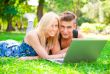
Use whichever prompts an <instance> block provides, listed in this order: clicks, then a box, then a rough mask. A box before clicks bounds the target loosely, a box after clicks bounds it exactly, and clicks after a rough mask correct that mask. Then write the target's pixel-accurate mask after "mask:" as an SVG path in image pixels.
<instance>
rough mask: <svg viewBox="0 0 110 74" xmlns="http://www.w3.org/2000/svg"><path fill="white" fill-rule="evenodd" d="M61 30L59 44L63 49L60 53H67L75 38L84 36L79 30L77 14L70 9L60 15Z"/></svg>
mask: <svg viewBox="0 0 110 74" xmlns="http://www.w3.org/2000/svg"><path fill="white" fill-rule="evenodd" d="M59 31H60V35H59V45H60V49H61V51H59V52H58V53H65V52H66V51H67V49H68V47H69V45H70V43H71V41H72V39H73V38H82V37H83V36H82V35H81V33H80V32H79V31H78V30H77V26H76V15H75V14H74V13H72V12H69V11H68V12H64V13H62V14H61V15H60V25H59Z"/></svg>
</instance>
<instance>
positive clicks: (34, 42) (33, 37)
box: [21, 33, 65, 60]
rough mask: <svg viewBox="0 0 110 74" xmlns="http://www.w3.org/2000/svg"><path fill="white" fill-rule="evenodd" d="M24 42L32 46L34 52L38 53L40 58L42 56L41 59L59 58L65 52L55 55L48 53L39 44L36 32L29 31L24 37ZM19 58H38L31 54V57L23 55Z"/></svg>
mask: <svg viewBox="0 0 110 74" xmlns="http://www.w3.org/2000/svg"><path fill="white" fill-rule="evenodd" d="M25 40H26V42H27V43H28V44H29V45H30V46H32V48H33V49H34V50H35V51H36V53H37V54H38V56H39V57H40V58H43V59H48V58H49V59H51V58H61V57H64V56H65V54H57V55H56V54H55V55H49V54H48V53H47V51H46V49H45V48H43V47H42V46H41V44H40V41H39V39H38V37H37V35H36V34H34V33H30V34H29V35H28V36H27V37H26V39H25ZM21 59H24V60H25V59H26V60H30V59H38V57H35V56H32V57H23V58H21Z"/></svg>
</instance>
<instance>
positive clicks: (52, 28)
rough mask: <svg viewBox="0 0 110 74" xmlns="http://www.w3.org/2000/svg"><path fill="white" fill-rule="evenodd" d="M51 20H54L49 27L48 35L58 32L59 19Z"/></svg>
mask: <svg viewBox="0 0 110 74" xmlns="http://www.w3.org/2000/svg"><path fill="white" fill-rule="evenodd" d="M51 21H52V22H51V23H50V25H49V27H48V36H55V35H56V33H57V32H58V20H57V19H53V20H51Z"/></svg>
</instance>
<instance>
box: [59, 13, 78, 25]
mask: <svg viewBox="0 0 110 74" xmlns="http://www.w3.org/2000/svg"><path fill="white" fill-rule="evenodd" d="M76 18H77V17H76V15H75V14H74V13H72V12H70V11H66V12H63V13H61V15H60V21H72V20H73V22H74V23H76Z"/></svg>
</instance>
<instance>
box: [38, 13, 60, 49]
mask: <svg viewBox="0 0 110 74" xmlns="http://www.w3.org/2000/svg"><path fill="white" fill-rule="evenodd" d="M53 19H57V20H58V26H59V16H58V15H57V14H55V13H54V12H48V13H46V14H45V15H44V16H43V17H42V18H41V20H40V21H39V23H38V25H37V27H36V29H37V34H38V37H39V40H40V43H41V45H42V46H43V47H45V48H46V47H49V48H52V47H53V45H54V43H55V41H56V40H57V39H58V33H59V32H57V34H56V35H55V36H54V37H52V38H50V39H48V40H46V32H47V31H48V27H49V25H51V23H52V21H53Z"/></svg>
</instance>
